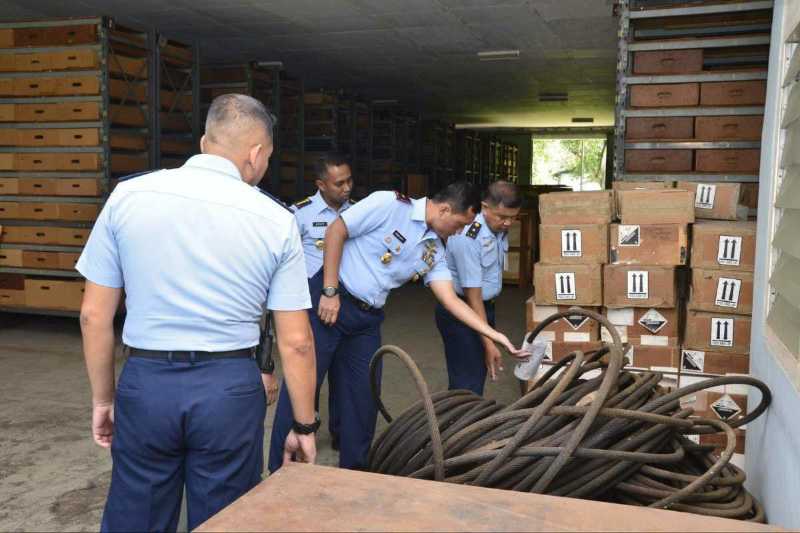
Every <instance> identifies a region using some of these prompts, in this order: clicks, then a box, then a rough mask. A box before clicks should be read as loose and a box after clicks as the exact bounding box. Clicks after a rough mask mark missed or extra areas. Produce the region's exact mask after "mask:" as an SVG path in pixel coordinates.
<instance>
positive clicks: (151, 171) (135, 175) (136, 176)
mask: <svg viewBox="0 0 800 533" xmlns="http://www.w3.org/2000/svg"><path fill="white" fill-rule="evenodd" d="M153 172H158V171H157V170H145V171H142V172H135V173H133V174H128V175H127V176H122V177H121V178H119V179H118V180H117V181H118V182H120V183H121V182H123V181H128V180H131V179H133V178H138V177H139V176H144V175H145V174H151V173H153Z"/></svg>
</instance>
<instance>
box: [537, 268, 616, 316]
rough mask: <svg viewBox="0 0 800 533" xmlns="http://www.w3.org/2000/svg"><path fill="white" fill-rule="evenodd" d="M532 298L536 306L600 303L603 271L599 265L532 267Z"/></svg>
mask: <svg viewBox="0 0 800 533" xmlns="http://www.w3.org/2000/svg"><path fill="white" fill-rule="evenodd" d="M533 278H534V279H533V286H534V287H535V295H534V301H535V302H536V303H537V304H539V305H567V306H570V305H585V306H589V307H599V306H600V305H602V304H603V271H602V267H601V266H600V265H545V264H543V263H536V265H534V268H533Z"/></svg>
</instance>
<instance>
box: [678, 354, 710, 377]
mask: <svg viewBox="0 0 800 533" xmlns="http://www.w3.org/2000/svg"><path fill="white" fill-rule="evenodd" d="M705 366H706V352H701V351H700V350H683V351H682V352H681V370H682V371H685V372H703V369H704V368H705Z"/></svg>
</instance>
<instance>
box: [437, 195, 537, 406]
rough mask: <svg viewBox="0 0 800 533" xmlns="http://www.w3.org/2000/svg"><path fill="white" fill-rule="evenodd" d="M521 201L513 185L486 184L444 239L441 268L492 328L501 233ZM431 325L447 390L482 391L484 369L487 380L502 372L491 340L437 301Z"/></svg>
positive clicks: (504, 245) (503, 243)
mask: <svg viewBox="0 0 800 533" xmlns="http://www.w3.org/2000/svg"><path fill="white" fill-rule="evenodd" d="M521 204H522V199H521V198H520V196H519V192H518V190H517V186H516V185H514V184H513V183H509V182H507V181H496V182H494V183H492V184H491V185H489V188H488V189H487V191H486V195H485V197H484V199H483V201H482V202H481V212H480V214H479V215H478V216H476V217H475V221H474V222H473V223H472V224H470V225H469V226H466V227H465V228H464V229H463V230H462V231H461V232H460V233H459V234H456V235H453V236H452V237H450V238H449V239H448V240H447V266H448V267H449V268H450V273H451V275H452V276H453V287H454V288H455V291H456V293H457V294H458V295H459V296H460V297H461V298H463V299H464V301H466V302H467V303H468V304H469V306H470V307H471V308H472V310H473V311H475V313H476V314H477V315H478V316H480V317H481V318H482V319H483V320H486V321H487V322H488V323H489V324H490V325H491V326H492V327H494V324H495V313H494V300H495V298H497V296H499V295H500V291H502V290H503V265H504V261H505V257H506V254H507V253H508V238H507V232H508V229H509V228H510V227H511V224H512V222H514V220H516V218H517V216H518V215H519V209H520V205H521ZM436 327H437V328H439V332H440V333H441V335H442V340H443V341H444V353H445V358H446V359H447V376H448V380H449V388H450V390H456V389H467V390H471V391H472V392H474V393H475V394H478V395H483V387H484V384H485V383H486V373H487V370H488V372H489V375H490V377H491V378H492V380H493V381H494V380H495V379H496V378H497V371H498V370H502V368H501V362H502V358H501V355H500V351H499V350H498V349H497V346H495V344H494V342H493V341H492V339H491V338H489V337H485V336H481V335H479V334H477V333H476V332H475V331H473V330H472V329H470V328H469V327H467V326H466V325H464V323H463V322H461V321H460V320H458V319H457V318H456V317H454V316H453V315H452V314H451V313H450V312H449V311H448V310H447V309H446V308H445V307H444V306H443V305H442V304H438V305H437V306H436Z"/></svg>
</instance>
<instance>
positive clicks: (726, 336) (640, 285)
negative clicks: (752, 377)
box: [527, 182, 756, 459]
mask: <svg viewBox="0 0 800 533" xmlns="http://www.w3.org/2000/svg"><path fill="white" fill-rule="evenodd" d="M614 189H615V190H614V191H613V192H612V191H599V192H583V193H551V194H546V195H543V196H541V198H540V215H541V218H542V225H541V226H540V249H539V252H540V261H539V263H537V264H536V265H535V267H534V287H535V294H534V296H533V297H532V298H531V299H530V300H528V302H527V330H528V331H531V330H533V329H534V328H536V327H537V326H538V325H539V324H540V323H541V322H542V321H543V320H545V319H546V318H547V317H549V316H550V315H552V314H553V313H556V312H563V311H565V310H567V309H568V308H569V306H573V305H577V306H581V307H584V308H588V309H591V310H595V311H597V310H598V309H599V306H601V305H602V313H603V314H604V315H605V316H606V317H607V318H608V320H609V322H611V324H613V325H614V327H615V329H616V331H617V332H618V333H619V335H620V338H621V340H622V342H624V343H626V346H627V348H626V349H627V351H626V357H627V358H628V361H629V365H628V368H629V369H632V370H654V371H658V372H661V373H662V374H663V376H664V381H663V382H662V384H663V385H666V386H673V387H674V386H685V385H688V384H692V383H695V382H697V381H704V380H706V379H708V378H709V377H712V376H719V375H726V374H746V373H747V372H748V369H749V356H748V352H749V344H750V320H751V319H750V314H751V312H752V302H753V266H754V262H755V229H756V228H755V223H754V222H747V221H745V220H741V218H742V217H743V216H744V213H746V210H744V209H743V208H742V207H741V206H740V205H739V202H738V199H739V198H740V190H739V185H738V184H716V185H715V184H699V185H695V184H679V187H678V188H674V187H672V183H671V182H665V183H663V184H656V183H642V184H638V183H618V184H615V186H614ZM616 217H618V219H619V221H618V222H614V219H615V218H616ZM687 265H691V270H689V269H687ZM689 289H691V290H689ZM537 338H538V340H544V341H547V342H548V347H547V351H546V357H545V361H546V362H547V361H548V360H549V361H550V362H556V361H558V360H560V359H561V358H563V357H565V356H566V355H568V354H569V353H572V352H573V351H575V350H582V351H584V352H586V351H590V350H594V349H597V348H599V347H600V346H601V345H602V343H603V342H606V343H608V342H611V333H610V332H609V331H607V330H606V329H605V328H603V327H599V325H598V324H597V323H595V322H594V321H592V320H584V319H582V318H579V317H577V316H576V317H574V318H569V317H568V318H566V319H561V320H558V321H556V322H554V323H552V324H550V325H548V326H547V327H546V328H545V329H544V330H543V331H542V332H541V333H540V334H539V336H538V337H537ZM683 401H684V405H685V406H686V407H692V408H694V410H695V412H696V413H697V415H698V416H704V417H712V418H719V419H722V420H734V419H735V418H736V417H737V416H739V415H740V414H743V413H744V412H746V409H747V397H746V388H745V387H742V386H724V387H718V388H715V389H711V390H707V391H701V392H699V393H697V394H694V395H692V396H690V397H687V398H685V399H684V400H683ZM739 436H740V438H739V439H738V442H737V452H738V453H743V449H744V438H743V437H744V432H743V431H741V430H739ZM715 437H718V435H716V436H715V435H711V436H705V435H704V436H700V437H699V438H698V441H699V442H703V443H715V444H718V443H716V442H715V441H713V438H715ZM739 459H741V458H739Z"/></svg>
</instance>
